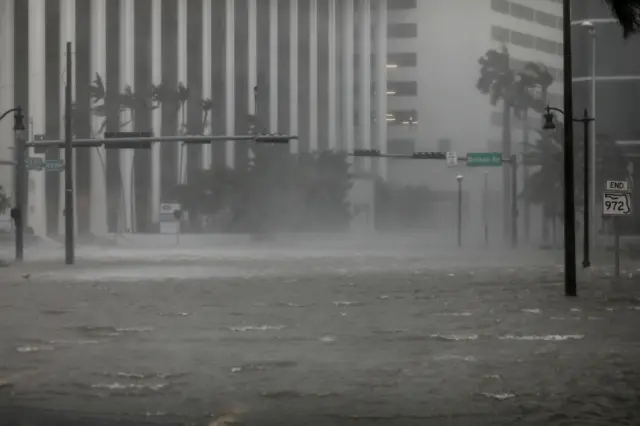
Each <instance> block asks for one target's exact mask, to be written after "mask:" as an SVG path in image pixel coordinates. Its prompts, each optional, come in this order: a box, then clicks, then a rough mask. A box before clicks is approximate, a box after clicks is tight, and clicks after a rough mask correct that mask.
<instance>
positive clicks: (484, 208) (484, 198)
mask: <svg viewBox="0 0 640 426" xmlns="http://www.w3.org/2000/svg"><path fill="white" fill-rule="evenodd" d="M488 197H489V172H488V171H486V170H485V171H484V190H483V191H482V221H483V222H484V245H485V247H489V211H488V209H489V198H488Z"/></svg>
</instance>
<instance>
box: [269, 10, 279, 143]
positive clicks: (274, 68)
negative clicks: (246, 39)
mask: <svg viewBox="0 0 640 426" xmlns="http://www.w3.org/2000/svg"><path fill="white" fill-rule="evenodd" d="M269 131H270V132H272V133H276V132H277V131H278V0H270V1H269Z"/></svg>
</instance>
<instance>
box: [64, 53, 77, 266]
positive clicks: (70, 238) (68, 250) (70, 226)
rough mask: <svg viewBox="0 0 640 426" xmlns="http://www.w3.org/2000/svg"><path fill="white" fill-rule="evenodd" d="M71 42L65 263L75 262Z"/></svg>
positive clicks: (66, 126) (66, 130) (67, 91)
mask: <svg viewBox="0 0 640 426" xmlns="http://www.w3.org/2000/svg"><path fill="white" fill-rule="evenodd" d="M71 67H72V63H71V43H67V85H66V87H65V92H64V98H65V111H64V157H65V158H64V163H65V168H64V251H65V263H66V264H67V265H73V264H74V262H75V242H74V237H75V236H74V223H73V218H74V212H73V207H74V206H73V144H72V139H73V135H72V134H71V131H72V130H71V122H72V116H71V114H72V110H73V108H72V105H71V102H72V99H71V88H72V86H71V85H72V81H71V75H72V74H73V73H72V72H71V69H72V68H71Z"/></svg>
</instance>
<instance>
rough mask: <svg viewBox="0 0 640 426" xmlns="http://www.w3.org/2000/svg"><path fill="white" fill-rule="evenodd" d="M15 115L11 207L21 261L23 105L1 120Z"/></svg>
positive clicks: (23, 160)
mask: <svg viewBox="0 0 640 426" xmlns="http://www.w3.org/2000/svg"><path fill="white" fill-rule="evenodd" d="M12 112H13V113H14V115H13V120H14V123H13V131H14V132H15V153H14V155H15V166H16V170H15V182H14V185H15V188H14V192H13V193H14V195H13V196H14V198H15V200H14V206H13V208H12V209H11V219H13V221H14V223H15V228H16V239H15V250H16V261H18V262H21V261H22V260H23V259H24V220H23V212H24V190H25V180H26V177H27V176H26V164H25V146H24V140H23V139H22V137H21V136H20V132H22V131H23V130H24V129H25V127H24V115H23V114H22V108H21V107H15V108H11V109H10V110H8V111H5V112H4V113H3V114H2V115H0V120H2V119H3V118H5V117H6V116H7V115H9V114H11V113H12Z"/></svg>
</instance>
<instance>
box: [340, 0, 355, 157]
mask: <svg viewBox="0 0 640 426" xmlns="http://www.w3.org/2000/svg"><path fill="white" fill-rule="evenodd" d="M354 1H355V0H342V4H343V10H342V37H343V40H342V46H343V50H342V80H343V85H342V87H343V90H342V105H343V108H344V109H343V111H342V114H343V117H342V123H343V125H342V139H343V143H344V144H345V146H344V148H345V150H346V151H348V152H353V149H354V148H355V128H354V123H353V114H354V111H355V99H354V98H355V96H354V90H353V86H354V82H355V81H354V80H355V79H354V66H353V54H354V50H355V46H354V19H355V11H354Z"/></svg>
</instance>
